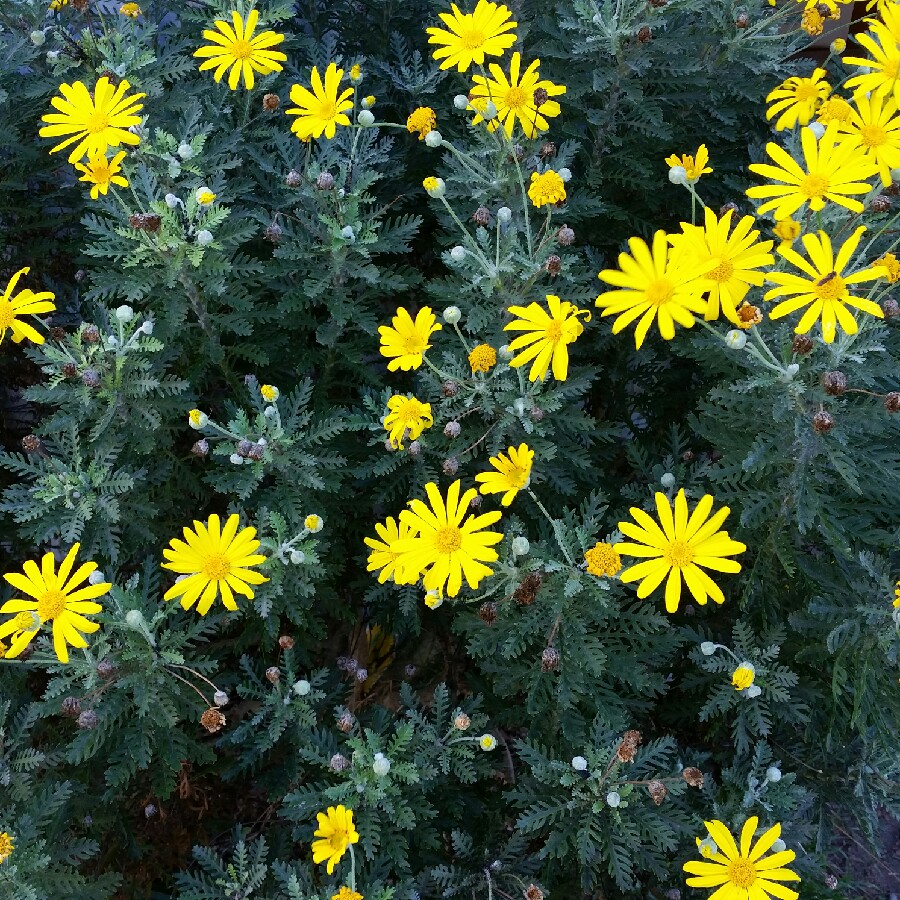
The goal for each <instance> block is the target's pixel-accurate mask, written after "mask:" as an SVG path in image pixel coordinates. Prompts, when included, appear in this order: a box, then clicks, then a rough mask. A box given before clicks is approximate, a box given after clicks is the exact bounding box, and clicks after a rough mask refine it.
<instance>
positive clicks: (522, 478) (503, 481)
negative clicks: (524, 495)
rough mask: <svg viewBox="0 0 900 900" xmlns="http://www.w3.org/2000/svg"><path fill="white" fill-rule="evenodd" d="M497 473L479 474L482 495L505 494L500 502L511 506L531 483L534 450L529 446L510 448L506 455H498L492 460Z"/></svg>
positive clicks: (477, 478)
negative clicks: (516, 497)
mask: <svg viewBox="0 0 900 900" xmlns="http://www.w3.org/2000/svg"><path fill="white" fill-rule="evenodd" d="M490 462H491V465H492V466H493V467H494V468H495V469H496V470H497V471H496V472H479V473H478V474H477V475H476V476H475V480H476V481H480V482H481V487H480V488H479V491H481V493H482V494H503V497H502V498H501V500H500V502H501V503H502V504H503V505H504V506H509V504H510V503H512V501H513V498H514V497H515V496H516V494H518V493H519V491H521V490H522V489H523V488H526V487H528V483H529V481H531V464H532V463H533V462H534V450H532V449H531V448H530V447H529V446H528V445H527V444H519V446H518V447H509V448H508V449H507V451H506V453H498V454H497V455H496V456H492V457H491V459H490Z"/></svg>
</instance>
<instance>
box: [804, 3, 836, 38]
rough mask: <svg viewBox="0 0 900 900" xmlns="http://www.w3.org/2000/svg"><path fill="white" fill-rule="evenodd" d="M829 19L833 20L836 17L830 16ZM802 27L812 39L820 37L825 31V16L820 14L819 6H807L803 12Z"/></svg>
mask: <svg viewBox="0 0 900 900" xmlns="http://www.w3.org/2000/svg"><path fill="white" fill-rule="evenodd" d="M826 5H827V4H826ZM828 18H829V19H832V18H834V16H832V15H830V14H829V16H828ZM800 27H801V28H802V29H803V30H804V31H805V32H806V33H807V34H808V35H810V37H818V36H819V35H820V34H821V33H822V32H823V31H824V30H825V16H823V15H822V13H821V12H820V10H819V4H813V5H812V6H807V7H806V9H804V10H803V15H802V16H801V17H800Z"/></svg>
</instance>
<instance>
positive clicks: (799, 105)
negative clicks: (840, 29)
mask: <svg viewBox="0 0 900 900" xmlns="http://www.w3.org/2000/svg"><path fill="white" fill-rule="evenodd" d="M827 74H828V73H827V72H826V71H825V70H824V69H818V68H816V69H814V70H813V73H812V75H810V76H809V78H802V77H801V76H799V75H794V76H792V77H791V78H788V79H786V80H785V81H783V82H782V83H781V84H780V85H778V87H777V88H775V89H774V90H773V91H771V92H770V93H769V95H768V96H767V97H766V103H769V104H771V105H770V106H769V108H768V110H766V118H767V119H770V120H771V119H775V130H776V131H783V130H784V129H786V128H793V127H794V126H795V125H798V124H799V125H808V124H809V123H810V120H811V119H812V117H813V116H814V115H815V112H816V109H817V108H818V106H819V104H820V103H821V102H822V101H823V100H824V99H825V98H826V97H827V96H828V95H829V94H830V93H831V87H830V86H829V84H828V82H827V81H824V80H823V79H824V78H825V76H826V75H827ZM776 116H777V118H776Z"/></svg>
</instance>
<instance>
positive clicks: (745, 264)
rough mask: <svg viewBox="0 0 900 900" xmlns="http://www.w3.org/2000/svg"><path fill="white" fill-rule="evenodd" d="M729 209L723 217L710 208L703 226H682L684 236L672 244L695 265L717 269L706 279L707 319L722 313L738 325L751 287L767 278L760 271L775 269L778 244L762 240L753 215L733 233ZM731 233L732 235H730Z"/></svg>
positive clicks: (739, 224)
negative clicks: (774, 253)
mask: <svg viewBox="0 0 900 900" xmlns="http://www.w3.org/2000/svg"><path fill="white" fill-rule="evenodd" d="M731 214H732V211H731V210H730V209H729V210H728V211H727V212H726V213H725V214H724V215H723V216H721V217H717V216H716V214H715V213H714V212H713V211H712V210H711V209H710V208H709V207H707V208H706V209H705V210H704V223H703V226H702V227H700V226H696V225H688V224H687V223H682V225H681V227H682V230H683V234H681V235H675V236H671V237H670V238H669V241H670V242H671V243H672V245H673V246H674V247H675V250H676V253H684V254H685V255H686V256H688V257H689V258H690V260H691V262H692V263H694V264H701V265H703V266H704V267H706V266H707V264H709V263H712V264H713V268H712V269H710V270H709V271H708V272H707V273H706V274H705V275H703V280H704V281H705V282H706V285H705V286H706V287H707V289H708V290H709V299H708V302H707V306H706V319H707V321H710V322H711V321H713V320H715V319H718V318H719V310H720V309H721V311H722V314H723V315H724V316H725V318H726V319H728V321H729V322H734V323H735V324H737V322H738V318H737V307H738V304H739V303H740V302H741V301H742V300H743V299H744V297H745V296H746V295H747V291H748V290H750V286H751V285H754V286H756V287H760V286H761V285H762V283H763V281H764V280H765V276H764V275H763V273H762V272H759V271H757V269H760V268H762V267H763V266H771V265H773V264H774V262H775V258H774V257H773V256H772V254H771V253H770V252H769V251H770V250H771V249H772V246H773V244H774V241H760V240H759V232H758V231H755V230H753V226H754V225H755V224H756V221H755V219H754V218H753V216H744V217H743V218H741V219H740V220H739V221H738V223H737V224H736V225H735V226H734V230H733V231H732V230H731ZM729 232H730V233H729Z"/></svg>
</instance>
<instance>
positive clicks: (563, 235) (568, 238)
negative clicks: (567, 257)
mask: <svg viewBox="0 0 900 900" xmlns="http://www.w3.org/2000/svg"><path fill="white" fill-rule="evenodd" d="M574 240H575V232H574V231H572V229H571V228H569V226H568V225H563V227H562V228H560V229H559V231H557V232H556V241H557V243H558V244H559V245H560V247H569V246H571V245H572V242H573V241H574Z"/></svg>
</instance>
